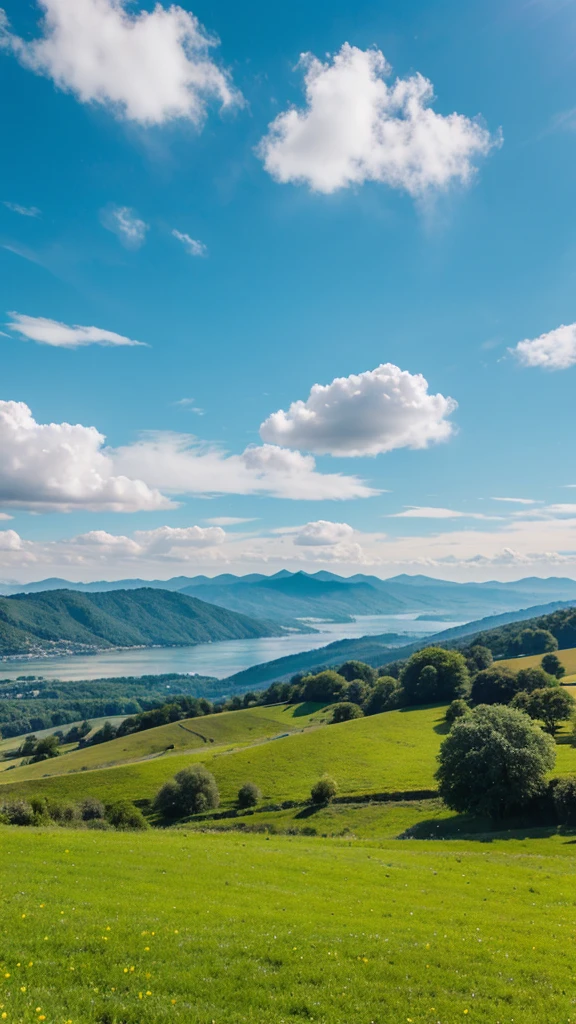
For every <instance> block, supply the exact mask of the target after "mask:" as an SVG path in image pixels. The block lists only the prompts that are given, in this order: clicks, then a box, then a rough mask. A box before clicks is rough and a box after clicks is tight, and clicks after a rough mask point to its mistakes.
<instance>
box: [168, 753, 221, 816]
mask: <svg viewBox="0 0 576 1024" xmlns="http://www.w3.org/2000/svg"><path fill="white" fill-rule="evenodd" d="M219 803H220V794H219V793H218V787H217V785H216V779H215V778H214V776H213V775H212V773H211V772H209V771H208V769H207V768H205V767H204V765H203V764H195V765H191V766H190V767H188V768H183V769H182V771H180V772H178V774H177V775H175V776H174V778H173V779H171V780H169V781H168V782H165V783H164V785H163V786H162V787H161V789H160V790H159V791H158V793H157V795H156V799H155V801H154V807H155V809H156V810H157V811H159V812H160V813H161V814H162V815H164V817H166V818H177V817H187V816H188V815H189V814H200V813H201V812H202V811H207V810H211V809H212V808H214V807H218V804H219Z"/></svg>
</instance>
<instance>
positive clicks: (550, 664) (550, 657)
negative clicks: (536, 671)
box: [540, 654, 566, 679]
mask: <svg viewBox="0 0 576 1024" xmlns="http://www.w3.org/2000/svg"><path fill="white" fill-rule="evenodd" d="M540 664H541V666H542V668H543V669H544V671H545V672H546V673H547V674H548V675H549V676H555V677H556V679H562V676H564V675H565V674H566V669H565V668H564V665H563V664H562V662H561V661H560V658H559V657H558V655H557V654H545V655H544V657H543V658H542V661H541V662H540Z"/></svg>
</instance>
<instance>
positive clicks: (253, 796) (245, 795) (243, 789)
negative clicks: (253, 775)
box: [238, 782, 262, 808]
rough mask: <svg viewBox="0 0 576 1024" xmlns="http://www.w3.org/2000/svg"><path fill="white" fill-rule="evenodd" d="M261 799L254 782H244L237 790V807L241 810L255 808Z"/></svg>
mask: <svg viewBox="0 0 576 1024" xmlns="http://www.w3.org/2000/svg"><path fill="white" fill-rule="evenodd" d="M261 798H262V793H261V792H260V790H259V789H258V786H257V785H256V783H255V782H245V783H244V785H243V786H240V789H239V790H238V806H239V807H242V808H246V807H255V806H256V804H257V803H258V801H259V800H260V799H261Z"/></svg>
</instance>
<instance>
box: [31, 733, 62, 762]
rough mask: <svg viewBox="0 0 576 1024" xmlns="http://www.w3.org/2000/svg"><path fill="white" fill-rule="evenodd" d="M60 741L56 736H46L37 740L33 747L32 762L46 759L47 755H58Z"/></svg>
mask: <svg viewBox="0 0 576 1024" xmlns="http://www.w3.org/2000/svg"><path fill="white" fill-rule="evenodd" d="M59 746H60V741H59V739H58V737H57V736H46V737H45V739H43V740H38V742H37V744H36V746H35V747H34V751H33V757H32V763H33V764H34V762H36V761H46V760H47V759H48V758H49V757H58V754H59V753H60V751H59V750H58V747H59Z"/></svg>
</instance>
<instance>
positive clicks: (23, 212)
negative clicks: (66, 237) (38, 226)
mask: <svg viewBox="0 0 576 1024" xmlns="http://www.w3.org/2000/svg"><path fill="white" fill-rule="evenodd" d="M1 29H2V26H1V24H0V31H1ZM4 206H6V207H7V208H8V209H9V210H12V213H19V214H20V216H21V217H39V216H40V212H41V211H40V210H39V209H38V207H37V206H20V203H9V202H7V201H6V200H4Z"/></svg>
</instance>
